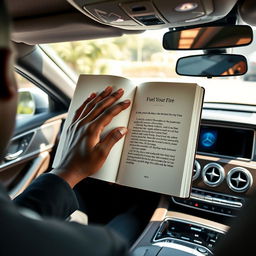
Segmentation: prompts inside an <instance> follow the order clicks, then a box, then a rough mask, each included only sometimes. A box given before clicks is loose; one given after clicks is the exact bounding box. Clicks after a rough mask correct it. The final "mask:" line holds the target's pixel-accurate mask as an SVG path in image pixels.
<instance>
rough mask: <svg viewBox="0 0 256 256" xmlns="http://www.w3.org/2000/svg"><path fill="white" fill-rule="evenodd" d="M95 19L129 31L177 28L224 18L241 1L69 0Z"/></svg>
mask: <svg viewBox="0 0 256 256" xmlns="http://www.w3.org/2000/svg"><path fill="white" fill-rule="evenodd" d="M66 1H68V2H69V3H70V4H72V5H73V6H74V7H75V8H77V9H78V10H79V11H80V12H82V13H83V14H85V15H86V16H88V17H90V18H91V19H93V20H95V21H97V22H99V23H101V24H104V25H108V26H113V27H118V28H121V29H127V30H149V29H163V28H174V27H182V26H187V25H188V22H189V25H191V26H192V25H198V24H202V23H208V22H213V21H216V20H219V19H222V18H224V17H225V16H226V15H227V14H228V13H229V12H230V11H231V10H232V8H233V7H234V6H235V4H236V2H237V0H225V1H223V0H203V1H202V0H185V1H184V0H172V1H166V0H140V1H136V0H66Z"/></svg>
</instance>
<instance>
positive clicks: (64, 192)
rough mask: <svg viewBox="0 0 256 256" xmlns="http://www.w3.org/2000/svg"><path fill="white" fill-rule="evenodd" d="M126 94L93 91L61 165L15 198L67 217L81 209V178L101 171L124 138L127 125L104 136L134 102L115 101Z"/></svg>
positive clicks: (24, 204)
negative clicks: (78, 191) (77, 190)
mask: <svg viewBox="0 0 256 256" xmlns="http://www.w3.org/2000/svg"><path fill="white" fill-rule="evenodd" d="M122 95H123V91H122V90H119V91H117V92H114V93H112V88H111V87H107V88H106V89H105V90H104V91H103V92H101V93H100V94H99V95H96V94H95V93H93V94H92V95H91V96H90V97H89V98H88V99H86V100H85V102H84V103H83V104H82V106H81V107H80V108H79V109H78V110H77V112H76V114H75V116H74V119H73V122H72V124H71V126H70V128H69V129H68V136H67V141H66V145H68V147H67V151H66V152H65V154H64V157H63V159H62V162H61V164H60V165H59V167H58V168H57V169H54V170H52V171H51V173H48V174H44V175H41V176H40V177H38V178H37V179H36V180H35V181H34V182H33V183H32V184H31V185H30V186H29V187H28V188H27V189H26V190H25V191H24V192H23V193H22V194H21V195H19V196H18V197H17V198H15V199H14V201H15V203H16V204H17V205H18V206H21V207H24V208H29V209H31V210H33V211H36V212H37V213H39V214H40V215H41V216H52V217H59V218H64V219H65V218H67V217H68V216H69V215H70V214H72V213H73V212H74V211H75V210H77V209H78V203H77V199H76V196H75V193H74V192H73V190H72V189H71V188H73V187H74V186H75V185H76V184H77V183H78V182H79V181H81V180H82V179H84V178H86V177H87V176H89V175H91V174H93V173H95V172H97V171H98V170H99V168H100V167H101V166H102V165H103V163H104V161H105V159H106V158H107V156H108V153H109V152H110V150H111V148H112V146H113V145H114V144H115V143H116V142H117V141H118V140H119V139H121V138H122V137H123V135H124V134H125V133H126V128H124V127H119V128H116V129H114V130H113V131H111V132H110V133H109V134H108V135H106V137H105V138H101V133H102V131H103V129H104V127H105V126H106V125H107V124H108V123H109V122H111V120H112V119H113V117H114V116H116V115H117V114H119V113H120V112H121V111H122V110H124V109H126V108H127V107H128V106H129V105H130V102H126V101H125V102H121V103H119V104H116V105H114V103H115V102H116V101H117V100H118V99H119V98H120V97H121V96H122Z"/></svg>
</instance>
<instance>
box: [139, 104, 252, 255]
mask: <svg viewBox="0 0 256 256" xmlns="http://www.w3.org/2000/svg"><path fill="white" fill-rule="evenodd" d="M255 132H256V106H246V105H240V106H239V105H234V104H220V103H206V104H205V105H204V108H203V111H202V119H201V125H200V129H199V135H198V146H197V151H196V157H195V164H194V170H193V178H192V179H193V182H192V188H191V196H190V197H189V198H177V197H167V198H165V201H164V200H163V201H164V202H165V203H164V204H163V205H160V206H159V207H158V209H157V210H156V214H155V215H154V216H153V217H152V220H153V221H151V223H150V224H149V226H148V228H147V229H146V231H145V233H144V234H142V236H141V238H140V239H139V242H138V243H136V244H135V247H134V248H135V250H134V251H135V254H134V255H147V254H146V252H150V253H151V254H150V255H176V254H177V253H178V254H177V255H182V256H186V255H209V256H210V255H213V249H214V247H215V244H216V243H217V241H219V240H220V239H223V237H224V236H225V233H226V232H227V230H228V229H229V226H228V223H230V221H232V220H233V219H234V217H235V216H237V215H238V213H239V212H240V210H241V208H242V207H243V205H244V204H245V202H246V201H247V199H248V198H249V197H250V195H251V193H252V192H253V191H254V190H255V188H256V152H255V145H256V141H255V140H256V138H255ZM163 209H164V210H163ZM145 245H146V246H145ZM152 245H153V246H152ZM143 253H144V254H143Z"/></svg>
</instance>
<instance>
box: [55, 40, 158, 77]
mask: <svg viewBox="0 0 256 256" xmlns="http://www.w3.org/2000/svg"><path fill="white" fill-rule="evenodd" d="M50 46H51V47H52V48H53V49H54V50H55V51H56V52H57V54H58V55H59V56H60V57H61V58H62V59H63V60H64V61H65V62H66V63H67V64H68V65H69V66H70V67H71V68H72V69H74V70H75V71H76V72H78V73H87V74H104V73H108V70H109V68H110V65H111V64H110V61H113V60H115V61H117V60H118V61H130V62H132V61H140V62H141V61H150V60H151V56H152V54H154V53H159V52H162V51H163V49H162V47H161V43H159V39H157V38H144V37H141V36H140V35H127V36H122V37H117V38H107V39H99V40H87V41H79V42H67V43H58V44H51V45H50ZM107 60H109V61H107Z"/></svg>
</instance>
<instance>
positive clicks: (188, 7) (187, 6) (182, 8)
mask: <svg viewBox="0 0 256 256" xmlns="http://www.w3.org/2000/svg"><path fill="white" fill-rule="evenodd" d="M197 7H198V4H197V3H182V4H180V5H178V6H177V7H176V8H175V11H177V12H190V11H192V10H195V9H196V8H197Z"/></svg>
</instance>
